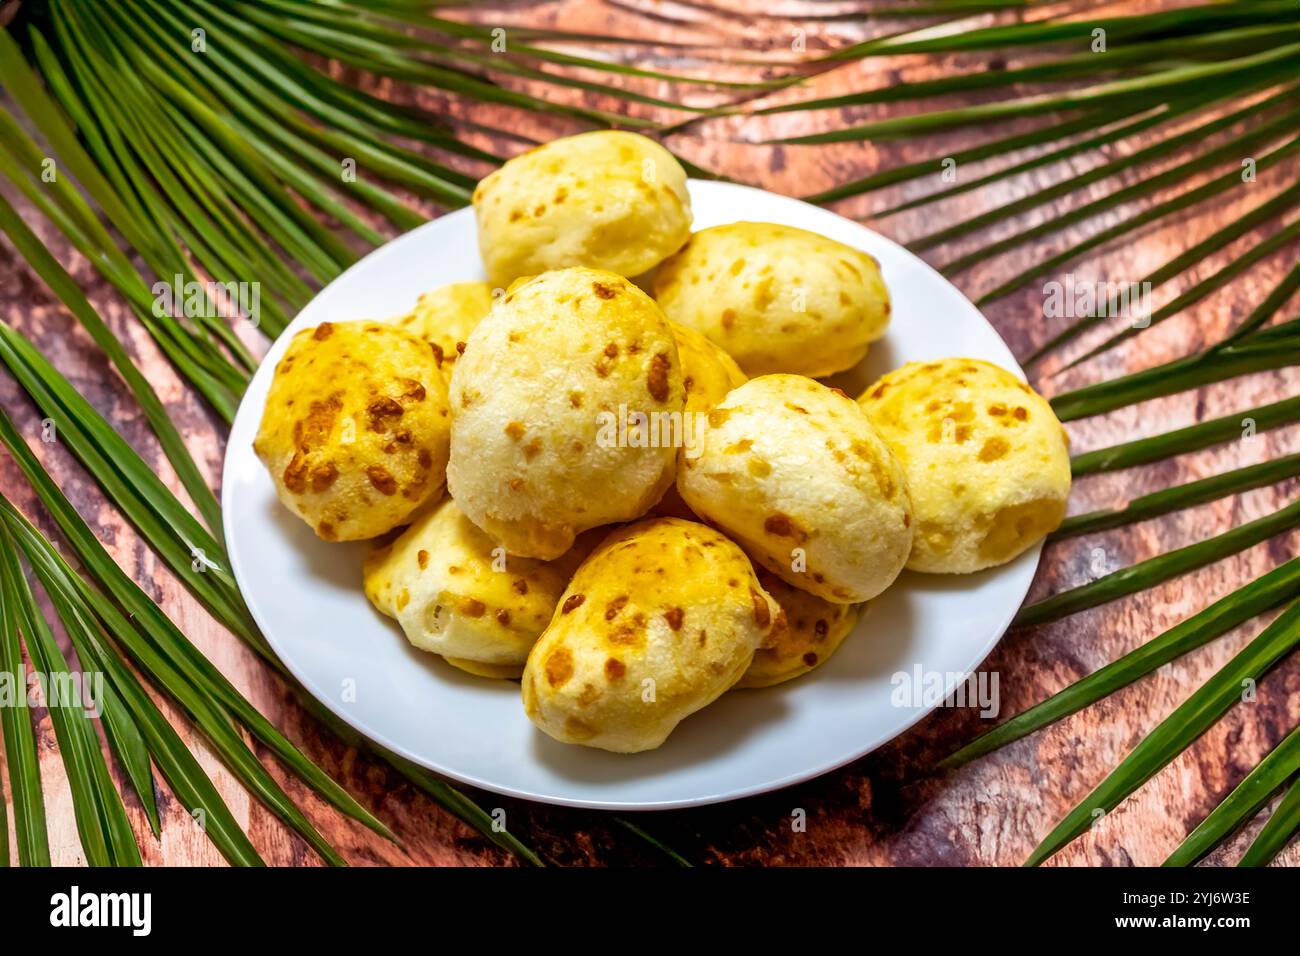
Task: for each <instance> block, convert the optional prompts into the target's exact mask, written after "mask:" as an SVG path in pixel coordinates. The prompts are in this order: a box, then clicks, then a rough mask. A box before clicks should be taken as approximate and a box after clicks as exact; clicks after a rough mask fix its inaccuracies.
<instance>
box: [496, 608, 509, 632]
mask: <svg viewBox="0 0 1300 956" xmlns="http://www.w3.org/2000/svg"><path fill="white" fill-rule="evenodd" d="M497 623H498V624H500V625H501V626H502V627H509V626H510V612H509V611H507V610H506V609H505V608H502V609H501V610H499V611H497Z"/></svg>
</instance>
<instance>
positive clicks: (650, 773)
mask: <svg viewBox="0 0 1300 956" xmlns="http://www.w3.org/2000/svg"><path fill="white" fill-rule="evenodd" d="M690 191H691V202H692V205H693V208H694V210H695V226H696V227H697V228H704V227H706V226H715V225H721V224H724V223H729V222H735V221H738V220H758V221H767V222H777V223H785V224H787V225H791V226H798V227H801V228H804V229H809V230H812V231H813V232H819V233H821V234H823V235H826V236H830V237H831V238H833V239H837V240H839V241H840V242H844V243H847V244H848V245H851V246H856V247H858V248H859V249H863V250H865V251H866V252H869V253H870V254H872V255H873V256H875V257H876V258H877V259H878V260H879V261H880V265H881V269H882V270H883V272H884V277H885V281H886V283H887V284H888V285H889V288H890V290H891V292H892V294H893V303H894V314H893V321H892V322H891V324H890V327H889V332H888V334H887V335H886V337H885V339H884V340H883V341H881V342H878V343H876V344H875V345H873V346H872V349H871V353H870V355H869V356H868V358H867V360H866V361H865V362H864V365H863V367H862V368H861V369H858V370H855V371H854V372H852V373H848V374H849V376H850V378H851V381H848V382H845V385H846V391H849V394H851V395H857V394H858V391H857V390H858V389H860V388H861V387H862V386H863V385H864V384H865V383H866V382H868V381H870V380H871V379H873V378H875V377H876V376H877V375H879V374H881V373H882V372H884V371H887V370H888V369H891V368H894V367H896V366H898V365H901V364H902V363H903V362H906V361H910V360H914V359H932V358H940V357H943V356H948V355H967V356H972V357H975V358H983V359H987V360H989V361H991V362H994V363H996V364H998V365H1001V366H1003V367H1005V368H1008V369H1011V370H1013V371H1015V372H1016V373H1018V374H1019V372H1020V369H1019V366H1018V365H1017V364H1016V361H1015V359H1014V358H1013V357H1012V355H1011V353H1010V351H1008V349H1007V347H1006V346H1005V345H1004V344H1003V343H1002V340H1001V339H1000V338H999V337H998V334H997V333H996V332H995V331H994V330H993V328H992V326H990V325H989V324H988V322H986V321H985V320H984V317H983V316H981V315H980V313H979V311H978V310H977V309H976V308H975V307H974V306H973V305H972V304H971V303H970V302H969V301H967V299H966V298H965V297H964V296H962V294H961V293H960V292H958V291H957V290H956V289H955V288H953V287H952V286H951V285H950V284H949V283H948V282H947V281H946V280H945V279H944V278H943V277H942V276H940V275H939V274H938V273H937V272H935V271H934V270H933V269H931V268H930V267H929V266H928V265H926V264H925V263H924V262H922V261H921V260H920V259H918V258H916V257H915V256H914V255H912V254H911V253H909V252H907V251H906V250H905V249H903V248H902V247H900V246H898V245H896V244H895V243H893V242H891V241H890V240H888V239H886V238H884V237H883V236H880V235H877V234H876V233H874V232H871V231H870V230H868V229H865V228H863V227H862V226H859V225H857V224H855V223H852V222H849V221H848V220H846V219H843V218H841V217H839V216H836V215H835V214H833V213H830V212H827V211H826V210H824V209H819V208H817V207H815V206H810V205H808V204H806V203H802V202H799V201H798V200H795V199H790V198H787V197H784V196H777V195H773V194H772V193H767V192H763V191H761V190H758V189H751V188H748V187H745V186H736V185H731V184H724V183H715V182H702V181H700V182H697V181H692V182H691V184H690ZM482 277H483V271H482V265H481V263H480V261H479V256H478V244H477V241H476V237H475V226H474V214H473V212H472V211H471V210H469V209H462V210H460V211H458V212H455V213H452V214H450V215H447V216H443V217H442V218H441V219H437V220H434V221H433V222H430V223H427V224H426V225H424V226H421V227H420V228H418V229H416V230H414V231H413V232H410V233H408V234H407V235H405V236H402V237H401V238H400V239H396V240H394V241H393V242H390V243H389V244H388V245H386V246H384V247H383V248H381V249H377V250H375V251H374V252H373V253H371V254H370V255H369V256H367V257H366V258H365V259H363V260H361V261H360V262H358V263H357V264H356V265H354V266H353V267H352V268H350V269H349V270H348V271H347V272H345V273H344V274H343V275H341V276H339V278H337V279H336V280H334V282H332V283H330V285H329V286H328V287H327V288H325V289H324V290H323V291H322V292H321V293H320V294H319V295H318V296H316V298H315V299H313V300H312V302H311V303H310V304H309V305H308V306H307V307H306V308H305V309H303V310H302V312H301V313H300V314H299V315H298V317H297V318H296V319H294V321H293V323H292V324H291V325H290V326H289V328H288V329H287V330H286V331H285V333H284V334H283V335H281V336H280V338H279V339H278V340H277V341H276V342H275V344H274V345H273V346H272V347H271V350H270V353H269V354H268V356H267V359H266V361H264V362H263V363H262V366H261V368H260V369H259V370H258V372H257V374H256V375H255V376H254V377H253V381H252V384H251V385H250V386H249V389H248V392H247V393H246V394H245V396H244V400H243V403H242V404H241V405H240V407H239V414H238V415H237V416H236V418H235V424H234V428H233V429H232V431H231V435H230V444H229V447H228V449H227V452H226V464H225V474H224V482H223V488H222V497H223V506H224V509H225V525H226V535H227V539H228V545H229V551H230V558H231V562H232V564H233V566H234V573H235V577H236V578H237V579H238V581H239V586H240V588H241V589H242V590H243V593H244V596H245V598H246V599H247V601H248V606H249V607H250V608H251V610H252V612H253V616H254V617H255V618H256V620H257V623H258V624H259V625H260V626H261V628H262V633H263V634H265V635H266V638H267V640H268V641H270V643H271V646H272V647H274V648H275V651H276V653H277V654H279V655H280V657H281V658H282V659H283V660H284V663H285V664H286V665H287V666H288V668H289V669H290V670H291V671H292V672H293V673H294V675H295V676H296V677H297V678H298V679H299V680H300V681H302V683H303V684H304V685H305V686H306V687H307V689H308V690H310V691H311V692H312V693H313V694H315V695H316V697H318V698H319V699H320V700H321V701H322V702H324V703H325V704H326V705H327V706H328V707H329V708H330V709H331V710H333V711H334V712H335V713H336V714H338V716H339V717H341V718H343V720H345V721H347V722H348V723H349V724H351V725H352V726H353V727H355V728H356V729H357V730H359V731H360V732H361V733H363V734H365V735H366V736H367V737H370V738H371V739H372V740H375V741H377V742H378V743H380V744H382V745H383V746H385V747H387V748H388V749H389V750H392V751H395V752H397V753H399V754H402V755H403V756H405V757H407V758H409V759H411V760H413V761H415V762H416V763H418V764H421V765H423V766H425V767H428V768H429V769H430V770H435V771H437V772H439V773H443V774H446V775H447V776H449V777H453V778H455V779H457V780H460V781H463V782H464V783H468V784H472V785H474V786H477V787H482V788H484V789H486V790H492V791H496V792H498V793H504V794H509V795H511V796H516V797H523V798H526V799H530V800H543V801H546V802H548V803H558V804H566V805H570V806H580V807H596V808H606V809H619V810H649V809H668V808H671V807H686V806H696V805H699V804H706V803H714V802H718V801H722V800H731V799H735V798H737V797H743V796H747V795H750V794H755V793H762V792H764V791H767V790H773V789H775V788H778V787H784V786H786V785H788V784H792V783H797V782H798V781H801V780H806V779H808V778H809V777H813V776H816V775H817V774H820V773H824V772H826V771H828V770H831V769H833V768H835V767H838V766H840V765H841V764H845V763H848V762H849V761H851V760H853V759H855V758H857V757H860V756H862V755H863V754H865V753H867V752H868V751H871V750H873V749H874V748H876V747H879V746H880V745H881V744H883V743H885V742H886V741H888V740H890V739H892V738H893V737H896V736H897V735H898V734H900V733H902V732H903V731H904V730H906V729H907V728H908V727H910V726H911V725H912V724H914V723H915V722H916V721H918V720H920V719H921V717H923V716H924V715H925V714H926V713H927V712H928V711H929V710H930V709H932V707H930V706H926V707H921V706H898V705H896V704H895V703H894V702H893V698H894V697H895V695H894V694H893V693H892V692H893V691H894V689H895V684H894V683H891V677H892V676H893V675H895V674H896V673H898V672H904V673H906V674H908V675H909V676H911V675H913V674H914V673H915V669H916V668H917V667H920V668H921V672H922V674H924V675H930V674H943V675H945V679H944V687H945V691H947V690H950V689H952V688H954V687H955V686H956V685H957V683H958V681H959V679H960V678H962V677H964V676H965V675H966V674H968V673H969V672H971V671H972V670H974V669H975V668H976V667H977V666H978V665H979V663H980V661H981V660H983V659H984V657H985V655H987V654H988V652H989V651H990V650H991V649H992V648H993V645H994V644H996V643H997V641H998V639H999V638H1000V637H1001V636H1002V633H1003V632H1004V631H1005V630H1006V628H1007V626H1008V624H1009V623H1010V621H1011V618H1012V616H1013V615H1014V614H1015V612H1016V610H1017V608H1019V606H1020V603H1021V601H1022V600H1023V599H1024V596H1025V593H1026V591H1028V589H1029V584H1030V581H1031V580H1032V579H1033V576H1034V571H1035V569H1036V568H1037V565H1038V555H1039V551H1040V548H1034V549H1032V550H1031V551H1030V552H1028V553H1027V554H1025V555H1023V556H1021V557H1020V558H1019V559H1018V560H1016V561H1014V562H1012V563H1011V564H1009V565H1006V566H1004V567H1001V568H997V569H994V570H992V571H986V572H983V573H981V574H976V575H969V576H965V577H947V576H929V575H918V574H912V573H910V572H905V573H904V574H903V576H902V577H901V578H900V579H899V581H898V582H897V583H896V584H895V585H894V586H893V587H892V588H891V589H890V590H889V591H888V592H886V594H885V595H884V596H883V597H882V598H880V599H879V600H878V601H876V602H874V603H873V605H872V607H871V609H870V611H869V613H868V614H867V615H865V617H864V618H863V621H862V623H861V624H860V625H859V626H858V629H857V632H856V633H854V634H853V635H851V636H850V637H849V638H848V639H847V640H846V641H845V642H844V644H843V646H842V647H841V648H840V650H839V652H838V653H837V654H836V655H835V656H834V657H833V658H832V659H831V660H830V661H829V662H828V663H827V664H826V665H824V666H823V667H821V668H819V669H818V670H816V671H814V672H813V673H811V674H810V675H808V676H806V677H803V678H800V679H799V680H796V681H793V682H791V683H788V684H785V685H781V686H778V687H774V688H768V689H766V690H746V691H733V692H731V693H728V694H725V695H724V696H723V697H722V698H721V699H720V700H718V701H717V702H716V703H714V704H713V705H711V706H710V707H708V708H707V709H706V710H704V711H702V712H700V713H698V714H695V715H694V716H692V717H689V718H687V719H686V720H685V721H683V722H682V724H681V725H680V726H679V727H678V728H677V730H675V731H674V732H673V734H672V736H671V737H669V738H668V741H667V743H665V744H664V746H663V747H661V748H659V749H658V750H655V751H651V752H649V753H643V754H636V755H631V756H627V755H619V754H610V753H604V752H603V751H598V750H591V749H588V748H586V747H574V746H568V745H565V744H561V743H557V742H555V741H553V740H551V739H550V738H549V737H547V736H545V735H544V734H542V733H541V732H540V731H538V730H536V729H535V728H534V727H533V725H532V724H531V723H530V722H529V721H528V718H526V717H525V716H524V711H523V707H522V706H521V704H520V700H519V685H518V684H516V683H512V682H508V681H491V680H483V679H479V678H475V677H470V676H469V675H467V674H464V673H462V672H461V671H458V670H456V669H454V668H452V667H450V666H448V665H446V664H444V663H442V661H441V660H440V659H438V658H436V657H434V656H432V655H429V654H426V653H423V652H421V651H417V650H415V649H413V648H412V647H411V646H410V645H409V644H407V642H406V640H405V639H404V638H403V637H402V634H401V631H400V630H399V629H398V628H397V627H396V625H395V624H394V623H393V622H392V621H390V620H388V619H387V618H384V617H382V616H381V615H379V614H378V613H377V612H375V611H374V610H373V609H372V608H371V606H370V604H369V602H367V600H366V598H365V595H364V594H363V593H362V591H361V560H362V556H363V554H364V553H365V547H366V546H365V545H364V544H328V543H326V542H323V541H320V540H319V539H317V538H316V536H315V535H314V534H313V533H312V532H311V530H310V529H309V528H308V527H307V526H306V525H305V524H303V523H302V522H301V521H300V520H299V519H298V518H296V517H294V516H293V515H291V514H290V513H289V512H288V511H286V510H285V509H284V508H283V507H281V506H280V504H279V503H278V501H277V500H276V497H275V491H274V489H273V487H272V485H271V479H270V477H269V476H268V475H267V472H266V469H265V468H263V467H262V465H261V463H260V462H259V461H258V460H257V458H256V456H255V455H254V454H253V437H254V435H255V434H256V431H257V426H258V422H259V420H260V418H261V415H262V409H263V406H264V405H265V403H266V394H267V390H268V388H269V387H270V384H271V376H272V372H273V370H274V368H275V366H276V364H277V362H278V361H279V359H280V357H281V355H282V354H283V353H284V350H285V347H286V346H287V345H288V342H289V339H290V338H291V336H292V335H293V333H294V332H296V331H298V330H299V329H301V328H303V327H307V326H314V325H317V324H319V323H321V322H324V321H333V322H342V321H347V320H352V319H382V318H388V317H390V316H393V315H397V314H399V313H402V312H405V311H407V310H409V309H410V308H411V307H412V305H413V304H414V302H415V299H416V297H417V296H418V295H419V294H420V293H422V292H425V291H427V290H429V289H432V288H434V287H435V286H439V285H442V284H443V283H447V282H455V281H464V280H468V279H481V278H482Z"/></svg>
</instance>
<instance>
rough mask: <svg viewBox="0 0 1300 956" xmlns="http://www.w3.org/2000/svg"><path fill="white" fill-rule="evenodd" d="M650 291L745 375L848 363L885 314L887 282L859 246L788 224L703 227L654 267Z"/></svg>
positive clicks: (822, 370) (810, 371) (875, 334)
mask: <svg viewBox="0 0 1300 956" xmlns="http://www.w3.org/2000/svg"><path fill="white" fill-rule="evenodd" d="M654 295H655V299H656V300H658V302H659V305H660V306H661V307H662V308H663V310H664V314H665V315H667V316H668V318H670V319H672V320H673V321H674V322H680V323H681V324H682V325H685V326H689V327H690V328H692V329H695V330H696V331H698V332H702V333H703V334H704V335H705V336H707V337H708V338H709V339H711V340H712V341H713V342H715V343H717V344H718V345H719V346H721V347H722V348H723V349H724V350H725V351H726V352H727V353H728V354H729V355H731V356H732V357H733V358H734V359H735V360H736V362H737V363H739V365H740V367H741V368H742V369H744V371H745V374H747V375H766V374H768V373H771V372H797V373H799V374H801V375H808V376H813V377H818V376H824V375H831V374H833V373H834V372H840V371H843V370H844V369H846V368H852V367H853V366H854V365H856V364H857V363H858V362H860V361H861V360H862V357H863V356H864V355H866V354H867V347H868V345H869V344H870V343H871V342H873V341H875V340H876V339H878V338H880V336H882V335H883V334H884V333H885V326H886V325H887V324H888V323H889V308H890V306H889V291H888V290H887V289H886V288H885V283H884V280H882V279H881V277H880V266H879V265H878V264H877V262H876V260H875V259H873V258H872V257H871V256H869V255H867V254H866V253H865V252H860V251H859V250H857V249H854V248H852V247H850V246H846V245H843V244H842V243H839V242H836V241H835V240H833V239H827V238H826V237H825V236H819V235H817V234H816V233H813V232H806V231H805V230H803V229H795V228H794V227H792V226H779V225H775V224H773V223H766V222H735V223H731V224H730V225H726V226H714V227H713V228H712V229H704V230H702V231H700V232H697V233H696V234H695V235H693V236H692V237H691V240H690V242H688V243H687V244H686V245H685V246H684V247H683V248H682V250H681V251H680V252H678V253H677V254H676V255H674V256H673V257H672V258H671V259H669V260H667V261H666V262H664V263H663V265H661V266H660V267H659V271H658V272H657V273H656V274H655V280H654Z"/></svg>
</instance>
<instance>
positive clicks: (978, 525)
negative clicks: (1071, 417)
mask: <svg viewBox="0 0 1300 956" xmlns="http://www.w3.org/2000/svg"><path fill="white" fill-rule="evenodd" d="M859 401H860V402H861V403H862V407H863V408H865V409H866V411H867V414H868V415H869V416H870V417H871V420H872V422H873V423H874V424H875V426H876V428H877V429H878V430H879V432H880V434H881V436H882V437H883V438H884V439H885V441H887V442H888V443H889V446H890V447H891V448H892V449H893V450H894V454H895V455H896V456H897V457H898V460H899V461H900V462H901V463H902V465H903V469H904V471H906V472H907V480H908V486H909V487H910V489H911V492H912V503H913V505H914V506H915V508H916V521H917V530H916V540H915V542H914V543H913V545H912V556H911V557H910V558H909V559H908V562H907V566H908V567H909V568H911V569H913V570H915V571H931V572H940V573H950V574H964V573H967V572H970V571H978V570H980V569H981V568H988V567H992V566H994V565H998V564H1004V563H1006V562H1007V561H1010V560H1011V559H1012V558H1014V557H1016V555H1018V554H1020V553H1021V552H1023V551H1025V550H1026V549H1027V548H1029V547H1030V546H1031V545H1033V544H1035V543H1036V542H1038V541H1040V540H1042V538H1043V537H1044V536H1045V535H1047V534H1048V533H1049V532H1051V531H1054V530H1055V529H1056V527H1057V526H1058V525H1059V524H1060V523H1061V519H1062V518H1064V517H1065V499H1066V498H1067V496H1068V495H1069V493H1070V454H1069V437H1068V436H1067V435H1066V434H1065V429H1064V428H1062V427H1061V423H1060V422H1059V421H1057V419H1056V415H1055V414H1054V413H1053V412H1052V407H1051V406H1050V405H1049V404H1047V402H1046V401H1045V400H1044V399H1043V398H1042V397H1041V396H1039V395H1038V394H1037V393H1035V392H1034V390H1033V389H1031V388H1030V387H1029V386H1028V385H1026V384H1025V383H1024V382H1022V381H1020V380H1019V379H1018V378H1016V376H1014V375H1012V374H1011V373H1010V372H1008V371H1006V370H1005V369H1002V368H999V367H998V366H996V365H992V364H990V363H988V362H983V361H980V360H978V359H967V358H949V359H941V360H940V361H937V362H924V363H922V362H909V363H908V364H906V365H904V366H903V367H902V368H900V369H896V370H895V371H893V372H890V373H889V374H888V375H885V376H883V377H882V378H881V379H880V380H879V381H877V382H876V383H875V384H874V385H872V386H871V387H870V388H868V389H867V391H866V392H865V393H864V394H863V395H862V397H861V398H860V399H859Z"/></svg>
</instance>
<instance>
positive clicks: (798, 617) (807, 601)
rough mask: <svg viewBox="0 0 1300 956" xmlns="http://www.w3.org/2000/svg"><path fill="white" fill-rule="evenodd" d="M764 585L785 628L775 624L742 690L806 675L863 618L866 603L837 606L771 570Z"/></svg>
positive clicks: (762, 572) (762, 575)
mask: <svg viewBox="0 0 1300 956" xmlns="http://www.w3.org/2000/svg"><path fill="white" fill-rule="evenodd" d="M758 580H759V583H760V584H762V585H763V588H764V589H765V590H766V591H767V593H768V594H770V595H771V596H772V599H773V600H774V601H776V603H777V604H779V605H781V610H782V612H783V616H784V620H785V627H782V628H773V630H772V634H771V636H770V637H769V638H768V639H767V642H766V643H765V644H764V645H763V646H762V647H760V648H759V649H758V650H756V651H755V652H754V660H753V661H752V662H750V665H749V669H748V670H747V671H745V673H744V675H743V676H742V677H741V678H740V680H739V681H738V682H737V683H736V687H737V688H745V687H751V688H752V687H771V686H772V685H773V684H780V683H784V682H785V681H788V680H792V679H794V678H796V677H800V676H802V675H804V674H806V673H808V672H809V671H810V670H812V669H813V668H814V667H818V666H820V665H822V664H824V663H826V661H827V660H829V659H830V656H831V655H832V654H834V653H835V651H836V650H837V649H838V648H839V646H840V644H841V643H842V642H843V641H844V638H846V637H848V635H849V632H850V631H852V630H853V628H854V626H855V625H856V624H857V623H858V619H859V618H860V617H861V614H862V611H863V609H864V608H865V607H866V605H865V604H832V603H831V602H830V601H823V600H822V599H821V598H819V597H817V596H816V595H815V594H809V593H808V592H807V591H800V590H799V589H798V588H792V587H791V586H790V585H788V584H786V583H785V582H784V581H782V580H781V579H780V578H778V577H776V576H775V575H774V574H772V573H771V572H769V571H768V570H767V569H766V568H760V569H759V571H758Z"/></svg>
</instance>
